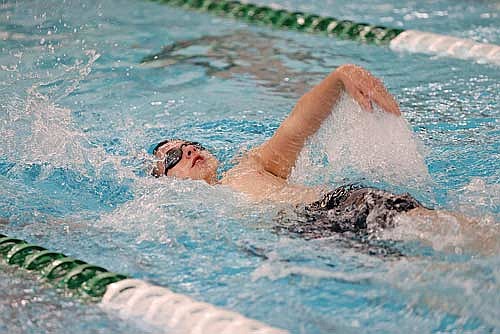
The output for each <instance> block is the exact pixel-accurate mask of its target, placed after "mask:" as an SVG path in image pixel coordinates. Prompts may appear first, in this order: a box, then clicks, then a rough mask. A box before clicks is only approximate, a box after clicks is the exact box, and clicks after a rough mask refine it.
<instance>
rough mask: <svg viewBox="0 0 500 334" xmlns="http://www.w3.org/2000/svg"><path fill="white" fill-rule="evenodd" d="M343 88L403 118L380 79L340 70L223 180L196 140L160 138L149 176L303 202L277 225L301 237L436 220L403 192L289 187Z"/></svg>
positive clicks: (359, 100)
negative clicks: (403, 220) (297, 215)
mask: <svg viewBox="0 0 500 334" xmlns="http://www.w3.org/2000/svg"><path fill="white" fill-rule="evenodd" d="M344 91H345V92H346V93H348V94H349V95H350V96H351V97H353V98H354V100H356V102H357V103H358V104H359V105H360V106H361V107H362V108H363V109H364V110H366V111H367V112H372V111H373V105H372V103H373V102H374V103H376V104H377V105H378V106H380V107H381V108H382V109H383V110H384V111H385V112H387V113H389V114H392V115H394V117H399V116H400V115H401V112H400V109H399V106H398V103H397V102H396V100H395V98H394V97H393V96H392V95H391V94H390V93H389V92H388V91H387V89H386V88H385V86H384V85H383V83H382V82H381V81H380V80H379V79H377V78H376V77H374V76H373V75H372V74H370V73H369V72H368V71H367V70H365V69H363V68H361V67H359V66H356V65H351V64H348V65H343V66H340V67H339V68H337V69H336V70H335V71H333V72H332V73H330V74H329V75H328V76H327V77H326V78H325V79H324V80H323V81H321V82H320V83H319V84H318V85H316V86H315V87H313V88H312V89H311V90H310V91H309V92H307V93H306V94H304V95H303V96H302V97H301V98H300V99H299V100H298V102H297V104H296V105H295V107H294V108H293V110H292V112H291V113H290V114H289V115H288V117H287V118H286V119H285V120H284V121H283V122H282V123H281V125H280V126H279V128H278V129H277V130H276V132H275V133H274V135H273V136H272V137H271V138H270V139H269V140H267V141H266V142H264V143H263V144H262V145H260V146H259V147H257V148H254V149H252V150H250V151H249V152H248V153H247V154H246V155H245V156H244V157H242V158H241V159H240V161H239V162H238V164H237V165H236V166H234V167H233V168H232V169H230V170H228V171H227V172H225V173H224V175H223V176H222V178H221V179H217V173H216V172H217V167H218V161H217V160H216V159H215V157H214V156H213V155H212V154H210V152H208V151H207V150H206V149H204V148H203V146H202V145H200V144H199V143H196V142H190V141H185V140H177V139H175V140H166V141H163V142H161V143H159V144H158V145H157V146H156V147H155V148H154V150H153V154H154V156H155V157H156V158H157V162H156V164H155V166H154V168H153V171H152V174H153V175H154V176H156V177H163V176H171V177H176V178H188V179H194V180H204V181H206V182H207V183H209V184H211V185H215V184H221V185H226V186H229V187H231V188H233V189H234V190H237V191H239V192H242V193H244V194H246V195H248V197H249V198H251V199H252V200H254V201H264V200H270V201H276V202H287V203H291V204H295V205H305V207H304V208H303V209H304V210H303V214H302V215H301V219H298V220H295V221H294V222H293V223H291V224H287V223H283V224H282V226H281V227H282V228H283V229H286V230H288V231H290V232H292V233H298V234H302V235H303V236H304V237H306V238H318V237H324V236H328V235H330V234H331V233H344V232H354V233H358V232H363V233H370V232H373V231H377V230H379V229H384V228H386V227H392V226H394V220H395V218H396V217H398V216H399V215H402V214H405V215H408V216H415V217H420V218H422V217H424V218H425V217H429V218H432V217H433V216H435V215H436V213H435V212H434V210H431V209H428V208H425V207H424V206H423V205H422V204H420V203H419V202H418V201H417V200H415V199H414V198H413V197H411V196H410V195H408V194H402V195H397V194H392V193H389V192H386V191H383V190H379V189H374V188H363V187H359V186H342V187H339V188H337V189H335V190H333V191H331V192H329V193H327V194H324V192H323V191H322V189H320V188H310V187H306V186H300V185H294V184H290V183H289V182H288V177H289V176H290V173H291V171H292V169H293V167H294V166H295V163H296V160H297V158H298V156H299V153H300V151H301V150H302V148H303V147H304V145H305V143H306V140H307V138H308V137H310V136H311V135H313V134H314V133H315V132H316V131H318V129H319V128H320V126H321V124H322V122H323V121H324V120H325V119H326V118H327V117H328V116H329V115H330V113H331V112H332V110H333V108H334V106H335V104H336V103H337V102H338V101H339V99H340V97H341V95H342V93H343V92H344ZM465 225H470V224H469V223H465Z"/></svg>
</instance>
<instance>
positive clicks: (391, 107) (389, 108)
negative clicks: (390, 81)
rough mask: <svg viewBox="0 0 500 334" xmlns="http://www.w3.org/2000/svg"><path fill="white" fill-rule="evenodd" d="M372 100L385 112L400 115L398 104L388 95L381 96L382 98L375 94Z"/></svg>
mask: <svg viewBox="0 0 500 334" xmlns="http://www.w3.org/2000/svg"><path fill="white" fill-rule="evenodd" d="M373 100H374V101H375V103H377V104H378V105H379V106H380V107H381V108H382V109H384V110H385V111H386V112H388V113H391V114H394V115H396V116H400V115H401V111H400V110H399V105H398V103H397V102H396V100H395V99H394V98H393V97H392V95H390V94H389V93H386V94H383V95H382V96H381V95H378V94H377V95H376V96H374V97H373Z"/></svg>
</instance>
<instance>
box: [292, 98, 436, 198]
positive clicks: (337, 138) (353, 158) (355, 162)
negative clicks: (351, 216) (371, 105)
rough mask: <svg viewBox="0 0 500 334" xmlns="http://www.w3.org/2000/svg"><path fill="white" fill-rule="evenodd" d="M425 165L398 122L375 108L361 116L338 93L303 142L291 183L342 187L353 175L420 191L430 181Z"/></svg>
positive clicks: (417, 144)
mask: <svg viewBox="0 0 500 334" xmlns="http://www.w3.org/2000/svg"><path fill="white" fill-rule="evenodd" d="M318 152H319V154H318ZM424 160H425V151H424V148H423V146H422V144H421V143H420V141H419V140H418V139H417V138H416V137H415V135H414V134H413V133H412V131H411V129H410V127H409V125H408V123H407V121H406V120H405V119H404V118H403V117H396V116H394V115H392V114H388V113H386V112H383V111H382V110H381V109H380V108H378V107H377V106H375V112H366V111H364V110H362V108H361V107H360V106H359V105H358V104H357V103H356V102H355V101H354V100H353V99H352V98H351V97H350V96H349V95H347V94H343V96H342V97H341V98H340V101H339V102H338V103H337V105H336V106H335V107H334V109H333V111H332V113H331V115H330V116H329V117H328V118H327V119H326V120H325V121H324V123H323V124H322V126H321V128H320V130H319V131H318V132H317V133H316V134H315V135H314V136H312V137H311V138H310V139H309V140H308V143H307V145H306V147H305V149H304V150H303V151H302V152H301V154H300V156H299V159H298V161H297V164H296V167H295V168H294V170H293V171H292V175H291V180H292V181H294V182H297V183H315V182H317V180H320V181H326V182H334V183H345V181H344V179H346V178H347V179H349V178H351V177H352V175H353V174H358V175H362V176H363V177H365V178H367V179H369V180H371V181H375V182H376V181H379V182H384V183H385V182H387V183H392V184H396V185H404V186H413V187H415V188H421V187H422V186H424V185H427V184H429V182H430V175H429V172H428V169H427V166H426V165H425V161H424ZM325 161H327V162H328V164H325Z"/></svg>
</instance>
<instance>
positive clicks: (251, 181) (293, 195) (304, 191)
mask: <svg viewBox="0 0 500 334" xmlns="http://www.w3.org/2000/svg"><path fill="white" fill-rule="evenodd" d="M220 182H221V184H223V185H227V186H230V187H231V188H233V189H234V190H237V191H239V192H242V193H245V194H246V195H248V196H249V197H250V198H251V199H252V200H254V201H265V200H270V201H273V202H286V203H291V204H299V203H311V202H313V201H315V200H317V199H318V198H319V197H320V193H321V191H320V190H319V189H315V188H308V187H304V186H300V185H293V184H290V183H288V182H287V180H285V179H282V178H280V177H277V176H276V175H273V174H271V173H269V172H268V171H266V170H264V169H263V168H262V166H261V165H260V164H259V163H258V162H257V161H256V160H255V159H254V158H252V157H251V156H247V157H244V158H243V159H242V161H241V162H240V163H239V164H238V165H236V166H235V167H234V168H232V169H230V170H229V171H227V172H226V173H225V174H224V176H223V178H222V179H221V181H220Z"/></svg>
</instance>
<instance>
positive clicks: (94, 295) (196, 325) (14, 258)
mask: <svg viewBox="0 0 500 334" xmlns="http://www.w3.org/2000/svg"><path fill="white" fill-rule="evenodd" d="M2 259H3V261H4V263H5V264H8V265H15V266H18V267H21V268H24V269H25V270H29V271H31V272H35V273H37V274H38V275H39V276H40V277H41V278H42V279H43V280H44V281H46V282H48V283H51V284H52V285H54V286H55V287H57V288H60V289H64V290H65V291H66V292H69V294H70V295H73V296H76V297H78V298H79V299H81V300H83V301H86V302H94V303H99V305H100V306H101V307H102V308H103V309H104V310H106V311H110V312H113V313H114V314H118V315H119V316H121V317H123V318H125V319H130V318H133V319H140V320H142V321H145V322H146V323H147V324H150V325H152V326H155V327H157V328H159V329H160V330H164V331H165V332H168V333H172V332H175V333H178V332H179V333H191V334H212V333H213V334H219V333H226V334H233V333H242V334H247V333H248V334H285V333H288V332H287V331H284V330H281V329H276V328H273V327H270V326H268V325H266V324H263V323H261V322H258V321H256V320H252V319H249V318H246V317H244V316H242V315H240V314H238V313H236V312H231V311H227V310H223V309H221V308H218V307H215V306H213V305H211V304H207V303H202V302H197V301H195V300H193V299H191V298H190V297H187V296H184V295H181V294H177V293H174V292H172V291H170V290H169V289H166V288H163V287H159V286H155V285H152V284H149V283H147V282H144V281H141V280H136V279H131V278H128V277H127V276H125V275H121V274H117V273H113V272H110V271H108V270H106V269H104V268H102V267H99V266H94V265H91V264H88V263H86V262H84V261H81V260H77V259H74V258H71V257H68V256H66V255H64V254H61V253H57V252H52V251H49V250H47V249H45V248H43V247H40V246H37V245H32V244H29V243H27V242H25V241H23V240H20V239H15V238H9V237H7V236H5V235H3V234H0V261H1V260H2Z"/></svg>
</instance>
